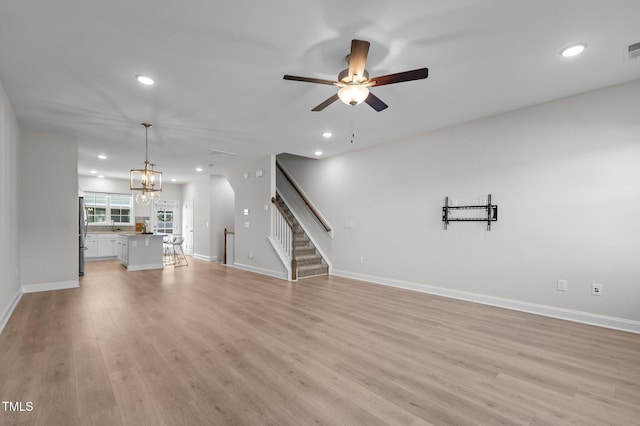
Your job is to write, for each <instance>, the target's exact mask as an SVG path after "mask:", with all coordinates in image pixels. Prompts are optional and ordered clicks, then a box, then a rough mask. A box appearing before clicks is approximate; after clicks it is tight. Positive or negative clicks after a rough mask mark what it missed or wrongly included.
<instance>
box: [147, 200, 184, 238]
mask: <svg viewBox="0 0 640 426" xmlns="http://www.w3.org/2000/svg"><path fill="white" fill-rule="evenodd" d="M153 207H154V212H155V213H154V217H153V225H154V229H155V231H156V232H157V233H158V234H173V233H174V232H176V230H177V229H176V228H177V223H176V222H177V221H178V218H177V217H176V215H177V212H178V202H177V201H165V200H161V201H156V202H155V203H154V204H153ZM177 232H180V231H177Z"/></svg>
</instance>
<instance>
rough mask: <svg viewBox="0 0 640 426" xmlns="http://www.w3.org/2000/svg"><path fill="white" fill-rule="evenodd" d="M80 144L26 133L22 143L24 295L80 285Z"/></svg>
mask: <svg viewBox="0 0 640 426" xmlns="http://www.w3.org/2000/svg"><path fill="white" fill-rule="evenodd" d="M77 153H78V143H77V140H76V138H74V137H71V136H64V135H54V134H48V133H37V132H32V131H26V130H25V131H23V132H22V133H21V138H20V148H19V161H20V163H19V164H20V186H19V187H20V200H19V209H20V224H19V227H18V229H19V234H20V274H21V284H22V286H23V289H25V286H28V287H31V289H32V290H33V289H35V287H37V286H43V287H42V288H41V289H52V288H56V287H68V286H71V285H73V284H74V283H75V285H76V286H77V282H78V174H77V167H78V165H77V164H78V158H77Z"/></svg>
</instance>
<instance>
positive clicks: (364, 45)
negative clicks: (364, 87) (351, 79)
mask: <svg viewBox="0 0 640 426" xmlns="http://www.w3.org/2000/svg"><path fill="white" fill-rule="evenodd" d="M369 45H370V43H369V42H368V41H364V40H351V53H350V54H349V76H353V75H357V76H360V77H362V75H363V74H364V68H365V66H366V65H367V55H368V54H369Z"/></svg>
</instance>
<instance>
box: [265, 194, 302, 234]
mask: <svg viewBox="0 0 640 426" xmlns="http://www.w3.org/2000/svg"><path fill="white" fill-rule="evenodd" d="M271 202H272V203H273V204H274V205H275V206H276V208H277V209H278V211H279V212H280V214H282V217H283V218H284V220H285V222H287V225H289V228H291V230H292V231H295V228H296V225H295V224H294V223H293V222H292V221H291V219H289V216H287V213H285V211H284V209H283V208H282V206H281V205H280V204H278V200H276V197H271Z"/></svg>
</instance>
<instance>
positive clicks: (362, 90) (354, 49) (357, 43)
mask: <svg viewBox="0 0 640 426" xmlns="http://www.w3.org/2000/svg"><path fill="white" fill-rule="evenodd" d="M369 45H370V43H369V42H368V41H364V40H351V53H350V54H349V55H347V57H346V59H347V64H349V68H347V69H344V70H342V71H340V73H339V74H338V81H331V80H322V79H319V78H309V77H297V76H295V75H288V74H287V75H285V76H284V77H283V78H284V79H285V80H293V81H303V82H307V83H317V84H327V85H329V86H338V87H339V88H340V89H339V90H338V93H336V94H335V95H333V96H331V97H330V98H329V99H327V100H326V101H324V102H322V103H321V104H320V105H318V106H317V107H315V108H313V109H312V110H311V111H322V110H323V109H325V108H326V107H328V106H329V105H331V104H332V103H334V102H335V101H337V100H338V99H340V100H341V101H342V102H344V103H345V104H347V105H358V104H359V103H361V102H366V103H367V104H368V105H369V106H370V107H371V108H373V109H375V110H376V111H378V112H379V111H382V110H384V109H386V108H387V107H388V106H389V105H387V104H385V103H384V102H382V100H381V99H380V98H378V97H377V96H376V95H374V94H373V93H371V92H370V91H369V87H373V86H384V85H387V84H394V83H402V82H403V81H412V80H421V79H424V78H427V77H428V76H429V69H428V68H418V69H415V70H411V71H404V72H399V73H395V74H388V75H383V76H380V77H373V78H369V73H368V72H367V70H366V69H365V65H366V63H367V55H368V53H369Z"/></svg>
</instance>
